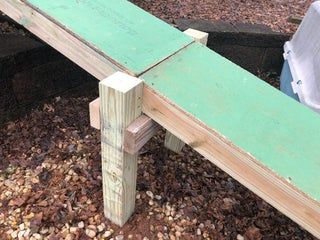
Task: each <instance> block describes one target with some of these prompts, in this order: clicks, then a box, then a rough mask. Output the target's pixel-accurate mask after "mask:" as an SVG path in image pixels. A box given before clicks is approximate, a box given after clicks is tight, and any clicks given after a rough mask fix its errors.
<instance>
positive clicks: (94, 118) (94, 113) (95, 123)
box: [89, 98, 100, 130]
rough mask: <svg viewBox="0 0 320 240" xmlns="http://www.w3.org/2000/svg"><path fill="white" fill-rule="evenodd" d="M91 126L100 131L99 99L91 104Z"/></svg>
mask: <svg viewBox="0 0 320 240" xmlns="http://www.w3.org/2000/svg"><path fill="white" fill-rule="evenodd" d="M89 112H90V114H89V115H90V125H91V127H93V128H95V129H98V130H100V99H99V98H97V99H95V100H93V101H92V102H91V103H89Z"/></svg>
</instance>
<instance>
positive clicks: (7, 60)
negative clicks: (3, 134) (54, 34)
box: [0, 34, 94, 124]
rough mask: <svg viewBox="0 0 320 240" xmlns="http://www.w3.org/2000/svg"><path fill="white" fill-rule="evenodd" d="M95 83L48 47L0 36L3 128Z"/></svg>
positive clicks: (23, 38)
mask: <svg viewBox="0 0 320 240" xmlns="http://www.w3.org/2000/svg"><path fill="white" fill-rule="evenodd" d="M93 80H94V78H93V77H91V76H90V75H89V74H88V73H86V72H85V71H84V70H82V69H81V68H80V67H78V66H77V65H75V64H74V63H72V62H71V61H70V60H68V59H67V58H65V57H64V56H63V55H61V54H60V53H58V52H57V51H56V50H54V49H53V48H51V47H49V46H48V45H45V44H43V43H41V42H39V41H37V40H34V39H31V38H29V37H27V36H23V35H17V34H0V124H1V123H3V122H4V121H6V120H7V119H8V118H10V117H12V116H13V115H15V114H16V113H18V112H23V111H24V110H26V109H27V108H30V106H31V105H32V104H34V103H36V102H38V101H40V100H43V99H46V98H48V97H51V96H54V95H57V94H60V93H63V92H65V91H67V90H69V89H72V88H75V87H78V86H80V85H82V84H84V83H87V82H88V81H93Z"/></svg>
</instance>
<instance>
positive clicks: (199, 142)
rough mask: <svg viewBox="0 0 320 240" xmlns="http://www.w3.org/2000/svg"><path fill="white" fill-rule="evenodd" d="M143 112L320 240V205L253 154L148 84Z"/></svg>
mask: <svg viewBox="0 0 320 240" xmlns="http://www.w3.org/2000/svg"><path fill="white" fill-rule="evenodd" d="M143 99H144V100H143V108H142V111H143V112H144V113H145V114H147V115H148V116H150V117H151V118H152V119H154V120H155V121H156V122H157V123H159V124H160V125H161V126H162V127H164V128H165V129H168V130H169V131H170V132H172V133H173V134H174V135H176V136H177V137H178V138H180V139H181V140H183V141H184V142H185V143H187V144H188V145H189V146H190V147H192V148H193V149H194V150H196V151H197V152H198V153H200V154H201V155H202V156H204V157H205V158H207V159H208V160H209V161H211V162H212V163H213V164H215V165H216V166H218V167H219V168H221V169H222V170H223V171H225V172H226V173H228V174H229V175H230V176H232V177H233V178H235V179H236V180H237V181H239V182H240V183H241V184H243V185H244V186H246V187H247V188H249V189H250V190H251V191H253V192H254V193H255V194H257V195H258V196H260V197H261V198H263V199H264V200H265V201H267V202H268V203H270V204H271V205H272V206H274V207H275V208H277V209H278V210H279V211H281V212H282V213H284V214H285V215H287V216H288V217H290V218H291V219H292V220H294V221H295V222H297V223H298V224H300V225H301V226H302V227H304V228H305V229H307V230H308V231H309V232H310V233H312V234H313V235H314V236H316V237H318V238H320V206H319V203H318V202H316V201H315V200H313V199H311V198H310V197H309V196H307V195H306V194H304V193H303V192H301V191H299V190H298V189H296V188H295V187H294V186H293V185H291V184H290V183H289V182H288V181H286V180H284V179H283V178H281V177H279V176H278V175H277V174H275V173H274V172H272V171H271V170H270V169H268V168H266V167H264V166H263V165H261V164H260V163H259V160H257V159H255V158H253V157H252V156H251V155H250V154H249V153H246V152H244V151H242V150H241V149H239V148H238V147H237V146H235V145H233V144H232V143H230V142H229V141H228V140H227V139H225V138H223V137H222V136H221V135H220V134H219V133H217V132H215V131H214V130H212V129H210V128H208V127H207V126H206V125H205V124H204V123H202V122H201V121H199V120H197V119H196V118H194V117H193V116H192V115H190V114H188V113H186V112H184V111H183V109H181V108H179V107H178V106H177V105H176V104H174V103H172V102H170V100H169V99H167V98H165V97H163V96H161V95H159V94H157V92H155V91H154V90H153V89H152V88H150V87H148V86H146V85H145V87H144V91H143Z"/></svg>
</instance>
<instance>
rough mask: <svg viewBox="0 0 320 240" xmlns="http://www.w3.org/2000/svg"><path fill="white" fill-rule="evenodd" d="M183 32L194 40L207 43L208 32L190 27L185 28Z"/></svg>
mask: <svg viewBox="0 0 320 240" xmlns="http://www.w3.org/2000/svg"><path fill="white" fill-rule="evenodd" d="M184 33H185V34H186V35H188V36H190V37H192V38H193V39H194V40H195V41H196V42H198V43H201V44H203V45H207V43H208V38H209V34H208V33H206V32H201V31H199V30H195V29H192V28H189V29H187V30H186V31H184Z"/></svg>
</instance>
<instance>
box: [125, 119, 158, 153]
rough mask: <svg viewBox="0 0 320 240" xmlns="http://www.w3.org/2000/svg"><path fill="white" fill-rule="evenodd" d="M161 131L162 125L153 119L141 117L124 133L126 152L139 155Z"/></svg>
mask: <svg viewBox="0 0 320 240" xmlns="http://www.w3.org/2000/svg"><path fill="white" fill-rule="evenodd" d="M160 129H161V127H160V125H159V124H157V123H156V122H155V121H153V120H152V119H151V118H149V117H148V116H146V115H141V116H140V117H139V118H137V119H136V120H135V121H134V122H133V123H131V124H130V125H129V127H128V128H127V129H126V130H125V132H124V144H123V147H124V151H126V152H127V153H130V154H137V153H138V152H139V150H140V149H141V148H142V147H143V146H144V145H145V144H146V143H147V142H148V141H149V140H150V139H151V138H152V137H153V136H154V135H155V134H156V133H157V132H158V131H159V130H160Z"/></svg>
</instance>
